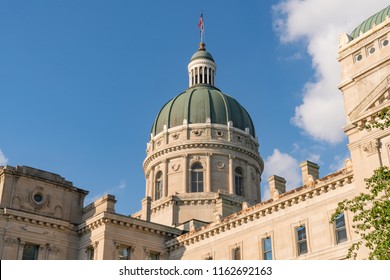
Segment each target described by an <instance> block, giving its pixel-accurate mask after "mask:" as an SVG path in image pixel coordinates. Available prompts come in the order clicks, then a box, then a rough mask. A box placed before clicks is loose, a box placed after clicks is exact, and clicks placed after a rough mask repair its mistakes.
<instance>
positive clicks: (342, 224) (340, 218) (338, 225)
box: [336, 214, 345, 228]
mask: <svg viewBox="0 0 390 280" xmlns="http://www.w3.org/2000/svg"><path fill="white" fill-rule="evenodd" d="M341 227H345V220H344V214H340V215H339V216H338V217H337V218H336V228H341Z"/></svg>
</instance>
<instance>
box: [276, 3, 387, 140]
mask: <svg viewBox="0 0 390 280" xmlns="http://www.w3.org/2000/svg"><path fill="white" fill-rule="evenodd" d="M388 4H389V3H388V0H377V1H355V0H344V1H336V0H306V1H302V0H286V1H284V2H281V3H280V4H278V5H276V6H274V14H275V18H274V26H275V29H276V30H277V32H278V34H279V37H280V40H281V41H282V42H283V43H291V42H295V41H298V40H303V41H304V42H305V44H306V47H307V52H308V54H309V55H310V56H311V58H312V66H313V69H314V71H315V73H314V79H315V80H314V82H309V81H308V82H307V83H306V85H305V86H304V87H303V89H302V95H303V100H302V104H300V105H299V106H297V107H296V108H295V116H294V117H293V118H292V123H293V124H294V125H296V126H297V127H299V128H301V129H302V130H303V131H304V132H305V133H307V134H308V135H310V136H311V137H313V138H314V139H316V140H321V141H326V142H329V143H339V142H341V141H342V139H343V135H344V133H343V131H342V126H343V125H344V122H345V119H344V112H343V102H342V96H341V93H340V92H339V91H338V89H337V85H338V83H339V81H340V69H339V65H338V62H337V60H336V57H337V46H338V36H339V35H340V34H341V33H343V32H347V33H348V32H351V31H352V30H353V28H354V27H356V26H357V25H358V24H360V23H361V22H362V21H364V20H365V19H367V18H368V17H369V16H371V15H373V14H375V13H376V12H378V11H380V10H381V9H383V8H384V7H386V6H387V5H388Z"/></svg>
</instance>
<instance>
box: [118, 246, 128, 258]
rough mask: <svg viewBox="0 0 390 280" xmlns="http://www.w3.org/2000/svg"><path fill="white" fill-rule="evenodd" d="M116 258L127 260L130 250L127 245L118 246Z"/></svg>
mask: <svg viewBox="0 0 390 280" xmlns="http://www.w3.org/2000/svg"><path fill="white" fill-rule="evenodd" d="M118 258H119V259H120V260H129V259H130V250H129V248H128V247H123V246H121V247H119V248H118Z"/></svg>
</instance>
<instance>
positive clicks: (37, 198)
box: [29, 187, 48, 209]
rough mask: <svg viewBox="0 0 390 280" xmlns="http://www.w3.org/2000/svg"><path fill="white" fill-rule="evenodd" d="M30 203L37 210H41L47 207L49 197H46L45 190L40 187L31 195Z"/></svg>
mask: <svg viewBox="0 0 390 280" xmlns="http://www.w3.org/2000/svg"><path fill="white" fill-rule="evenodd" d="M29 197H30V199H29V202H30V204H31V206H33V207H34V208H35V209H41V208H43V207H45V206H46V205H47V202H48V197H47V196H46V195H44V192H43V188H41V187H38V188H37V189H35V190H34V191H32V192H31V193H30V195H29Z"/></svg>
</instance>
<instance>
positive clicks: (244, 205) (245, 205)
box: [242, 201, 250, 210]
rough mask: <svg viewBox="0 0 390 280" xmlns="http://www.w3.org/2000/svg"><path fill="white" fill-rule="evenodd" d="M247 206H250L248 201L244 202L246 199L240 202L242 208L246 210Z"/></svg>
mask: <svg viewBox="0 0 390 280" xmlns="http://www.w3.org/2000/svg"><path fill="white" fill-rule="evenodd" d="M249 206H250V205H249V203H248V202H246V201H245V202H243V203H242V210H246V209H248V208H249Z"/></svg>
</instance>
